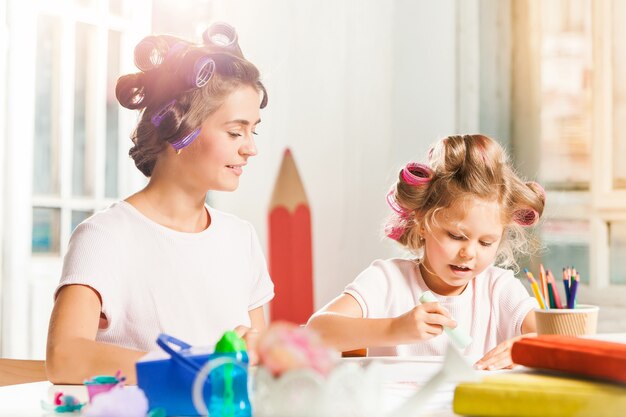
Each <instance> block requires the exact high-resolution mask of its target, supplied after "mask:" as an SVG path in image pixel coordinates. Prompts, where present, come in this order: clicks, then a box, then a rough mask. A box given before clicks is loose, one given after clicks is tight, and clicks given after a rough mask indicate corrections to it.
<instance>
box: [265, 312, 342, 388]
mask: <svg viewBox="0 0 626 417" xmlns="http://www.w3.org/2000/svg"><path fill="white" fill-rule="evenodd" d="M258 354H259V365H260V366H263V367H264V368H265V369H267V370H268V371H270V372H271V373H272V375H274V376H280V375H281V374H283V373H285V372H287V371H290V370H293V369H313V370H315V371H317V372H318V373H320V374H321V375H328V373H330V371H332V369H333V368H334V367H335V365H336V364H337V362H338V360H339V357H340V356H339V353H338V352H337V351H335V350H333V349H331V348H329V347H327V346H325V345H323V344H322V341H321V340H320V338H319V336H318V335H317V333H315V332H313V331H311V330H310V329H307V328H305V327H300V326H297V325H295V324H292V323H289V322H276V323H273V324H272V325H271V326H270V327H269V328H268V329H267V331H266V332H265V333H264V334H263V335H261V338H260V340H259V348H258Z"/></svg>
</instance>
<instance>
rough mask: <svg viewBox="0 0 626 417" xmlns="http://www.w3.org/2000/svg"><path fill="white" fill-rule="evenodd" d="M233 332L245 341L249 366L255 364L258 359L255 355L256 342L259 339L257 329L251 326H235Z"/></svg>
mask: <svg viewBox="0 0 626 417" xmlns="http://www.w3.org/2000/svg"><path fill="white" fill-rule="evenodd" d="M235 333H237V335H238V336H239V337H241V338H242V339H243V340H244V341H245V342H246V347H247V348H248V361H249V364H250V366H253V365H256V364H257V362H258V361H259V357H258V355H257V343H258V340H259V331H258V330H256V329H255V328H253V327H247V326H237V327H235Z"/></svg>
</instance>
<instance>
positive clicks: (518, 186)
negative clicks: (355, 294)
mask: <svg viewBox="0 0 626 417" xmlns="http://www.w3.org/2000/svg"><path fill="white" fill-rule="evenodd" d="M476 198H478V199H482V200H485V201H496V202H497V203H498V204H499V206H500V214H501V219H502V223H503V226H504V233H503V236H502V240H501V242H500V245H499V247H498V251H497V255H496V263H497V264H499V265H502V266H513V267H514V268H516V267H517V263H516V262H515V257H514V254H515V253H524V254H528V253H531V252H532V250H533V247H534V246H535V244H536V242H531V240H530V236H529V235H528V234H527V232H526V228H527V227H528V226H534V225H535V224H536V223H537V222H538V220H539V218H540V217H541V215H542V213H543V209H544V205H545V199H546V196H545V191H544V190H543V188H542V187H541V186H540V185H539V184H537V183H536V182H524V181H522V180H521V179H520V178H519V177H518V176H517V174H516V173H515V172H514V171H513V169H512V168H511V167H510V165H509V162H508V158H507V155H506V153H505V151H504V149H503V148H502V147H501V146H500V145H499V144H498V143H497V142H496V141H494V140H493V139H490V138H488V137H487V136H483V135H462V136H461V135H455V136H448V137H447V138H444V139H442V140H440V141H439V142H437V143H436V144H435V145H434V146H433V147H432V148H431V150H430V151H429V156H428V163H427V164H419V163H409V164H407V166H406V167H404V168H403V169H402V170H401V171H400V174H399V176H398V181H397V183H396V184H395V186H394V187H392V189H391V190H390V191H389V194H388V195H387V201H388V202H389V204H390V206H391V208H392V209H393V211H394V212H395V213H394V215H393V216H392V218H391V219H390V220H389V222H388V223H387V228H386V232H387V236H389V237H390V238H392V239H395V240H397V241H398V242H399V243H400V244H402V245H404V246H406V247H407V248H408V249H409V250H411V252H413V253H414V254H416V255H417V256H418V257H420V256H421V253H422V249H423V245H424V241H423V239H422V238H421V236H420V230H421V227H422V226H423V227H424V228H426V229H427V230H429V229H430V228H431V225H432V224H434V222H436V219H435V215H436V214H437V212H439V211H441V210H442V209H448V208H451V207H453V206H454V205H456V204H459V203H460V204H461V206H460V207H464V205H463V204H462V203H463V202H465V201H468V200H469V199H476Z"/></svg>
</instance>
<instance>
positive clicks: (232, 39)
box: [202, 22, 243, 58]
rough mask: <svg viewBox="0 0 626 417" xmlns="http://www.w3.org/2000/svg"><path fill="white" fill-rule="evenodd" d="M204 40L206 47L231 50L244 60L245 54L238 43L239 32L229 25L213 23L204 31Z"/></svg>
mask: <svg viewBox="0 0 626 417" xmlns="http://www.w3.org/2000/svg"><path fill="white" fill-rule="evenodd" d="M202 39H203V40H204V43H205V44H206V45H215V46H218V47H220V48H223V49H226V50H230V51H232V52H235V53H236V55H237V56H239V57H242V58H243V53H242V52H241V48H240V47H239V43H238V42H237V31H236V30H235V28H234V27H232V26H231V25H229V24H228V23H223V22H216V23H213V24H212V25H211V26H209V27H208V28H207V29H206V30H205V31H204V33H203V34H202Z"/></svg>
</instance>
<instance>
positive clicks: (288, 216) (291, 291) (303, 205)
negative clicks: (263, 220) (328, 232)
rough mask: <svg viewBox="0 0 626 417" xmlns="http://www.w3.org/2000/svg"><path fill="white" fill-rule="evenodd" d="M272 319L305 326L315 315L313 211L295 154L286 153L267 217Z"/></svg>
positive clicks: (287, 151)
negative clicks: (271, 282)
mask: <svg viewBox="0 0 626 417" xmlns="http://www.w3.org/2000/svg"><path fill="white" fill-rule="evenodd" d="M268 222H269V227H268V236H269V270H270V275H271V277H272V280H273V281H274V291H275V293H276V296H275V297H274V299H273V300H272V303H271V305H270V317H271V319H272V320H287V321H290V322H293V323H297V324H304V323H306V322H307V320H308V319H309V317H311V315H312V314H313V256H312V244H311V212H310V210H309V203H308V200H307V198H306V194H305V192H304V186H303V185H302V181H301V179H300V175H299V174H298V169H297V168H296V164H295V161H294V159H293V155H292V154H291V151H290V150H289V149H287V150H285V153H284V155H283V161H282V164H281V166H280V170H279V172H278V178H277V179H276V184H275V185H274V193H273V194H272V199H271V201H270V207H269V215H268Z"/></svg>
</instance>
